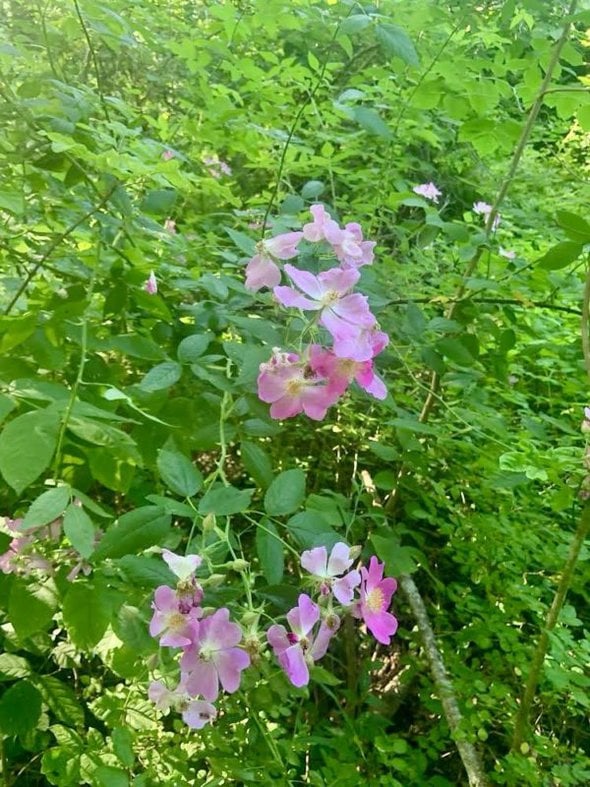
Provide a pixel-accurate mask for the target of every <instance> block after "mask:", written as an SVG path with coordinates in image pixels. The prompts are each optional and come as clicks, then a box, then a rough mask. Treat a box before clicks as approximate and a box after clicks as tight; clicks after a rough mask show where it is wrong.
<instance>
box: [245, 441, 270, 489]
mask: <svg viewBox="0 0 590 787" xmlns="http://www.w3.org/2000/svg"><path fill="white" fill-rule="evenodd" d="M240 455H241V457H242V464H243V465H244V467H245V468H246V470H247V471H248V472H249V473H250V475H251V476H252V478H253V479H254V480H255V481H256V483H257V484H258V486H260V487H262V489H266V488H267V487H268V486H269V485H270V484H271V483H272V479H273V472H272V462H271V460H270V457H269V455H268V454H267V453H266V451H265V450H264V448H262V447H261V446H260V445H258V444H257V443H251V442H250V441H248V440H243V441H242V444H241V445H240Z"/></svg>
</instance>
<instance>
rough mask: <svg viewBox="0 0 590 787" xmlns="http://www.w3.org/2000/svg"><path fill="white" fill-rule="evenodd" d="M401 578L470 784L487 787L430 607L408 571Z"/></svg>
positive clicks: (473, 786) (401, 583)
mask: <svg viewBox="0 0 590 787" xmlns="http://www.w3.org/2000/svg"><path fill="white" fill-rule="evenodd" d="M399 581H400V586H401V589H402V590H403V592H404V593H405V596H406V598H407V599H408V602H409V604H410V607H411V609H412V612H413V613H414V617H415V619H416V622H417V624H418V630H419V631H420V634H421V636H422V643H423V645H424V650H425V651H426V654H427V656H428V661H429V662H430V670H431V672H432V677H433V679H434V683H435V685H436V688H437V691H438V694H439V696H440V701H441V703H442V706H443V710H444V713H445V718H446V720H447V723H448V725H449V728H450V730H451V735H452V737H453V740H454V742H455V746H456V747H457V750H458V752H459V755H460V757H461V760H462V761H463V765H464V767H465V770H466V772H467V778H468V779H469V784H470V785H471V787H483V785H485V784H486V778H485V775H484V772H483V768H482V765H481V760H480V758H479V754H478V753H477V751H476V749H475V747H474V746H473V745H472V744H471V743H469V742H468V741H466V740H464V738H463V735H462V732H461V722H462V720H463V717H462V715H461V711H460V710H459V705H458V703H457V698H456V697H455V692H454V690H453V686H452V684H451V681H450V680H449V676H448V674H447V670H446V667H445V664H444V661H443V659H442V656H441V654H440V651H439V650H438V648H437V646H436V640H435V637H434V631H433V630H432V626H431V625H430V620H429V619H428V613H427V612H426V607H425V606H424V602H423V601H422V596H421V595H420V593H419V591H418V588H417V587H416V585H415V583H414V580H413V579H412V577H411V576H409V575H408V574H402V575H401V576H400V578H399Z"/></svg>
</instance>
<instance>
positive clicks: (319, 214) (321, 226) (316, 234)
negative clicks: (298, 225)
mask: <svg viewBox="0 0 590 787" xmlns="http://www.w3.org/2000/svg"><path fill="white" fill-rule="evenodd" d="M309 210H310V213H311V215H312V216H313V221H311V222H309V224H304V225H303V237H304V238H305V240H308V241H311V242H312V243H317V242H318V241H321V240H327V237H326V233H327V234H328V235H333V234H334V233H335V232H337V231H339V230H340V227H339V226H338V222H336V221H334V219H333V218H332V217H331V216H330V214H329V213H328V212H327V211H326V209H325V208H324V206H323V205H312V206H311V208H310V209H309Z"/></svg>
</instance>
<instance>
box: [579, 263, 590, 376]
mask: <svg viewBox="0 0 590 787" xmlns="http://www.w3.org/2000/svg"><path fill="white" fill-rule="evenodd" d="M589 319H590V260H589V264H588V266H587V269H586V283H585V284H584V296H583V300H582V321H581V325H580V333H581V336H582V352H583V353H584V365H585V367H586V374H587V375H588V379H590V336H589V335H588V325H589Z"/></svg>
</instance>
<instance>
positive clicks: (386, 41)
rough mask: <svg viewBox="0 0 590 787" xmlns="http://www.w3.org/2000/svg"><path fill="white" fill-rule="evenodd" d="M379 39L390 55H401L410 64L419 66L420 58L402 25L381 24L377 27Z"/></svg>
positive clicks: (376, 31) (384, 49)
mask: <svg viewBox="0 0 590 787" xmlns="http://www.w3.org/2000/svg"><path fill="white" fill-rule="evenodd" d="M375 33H376V36H377V41H378V42H379V44H380V45H381V48H382V49H383V51H384V52H385V53H386V54H387V55H389V56H390V57H399V58H401V59H402V60H403V61H404V63H407V64H408V65H410V66H419V65H420V58H419V57H418V53H417V52H416V49H415V47H414V44H413V43H412V41H411V39H410V38H409V36H408V34H407V33H406V32H405V30H403V29H402V28H401V27H398V26H397V25H390V24H380V25H377V27H376V28H375Z"/></svg>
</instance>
